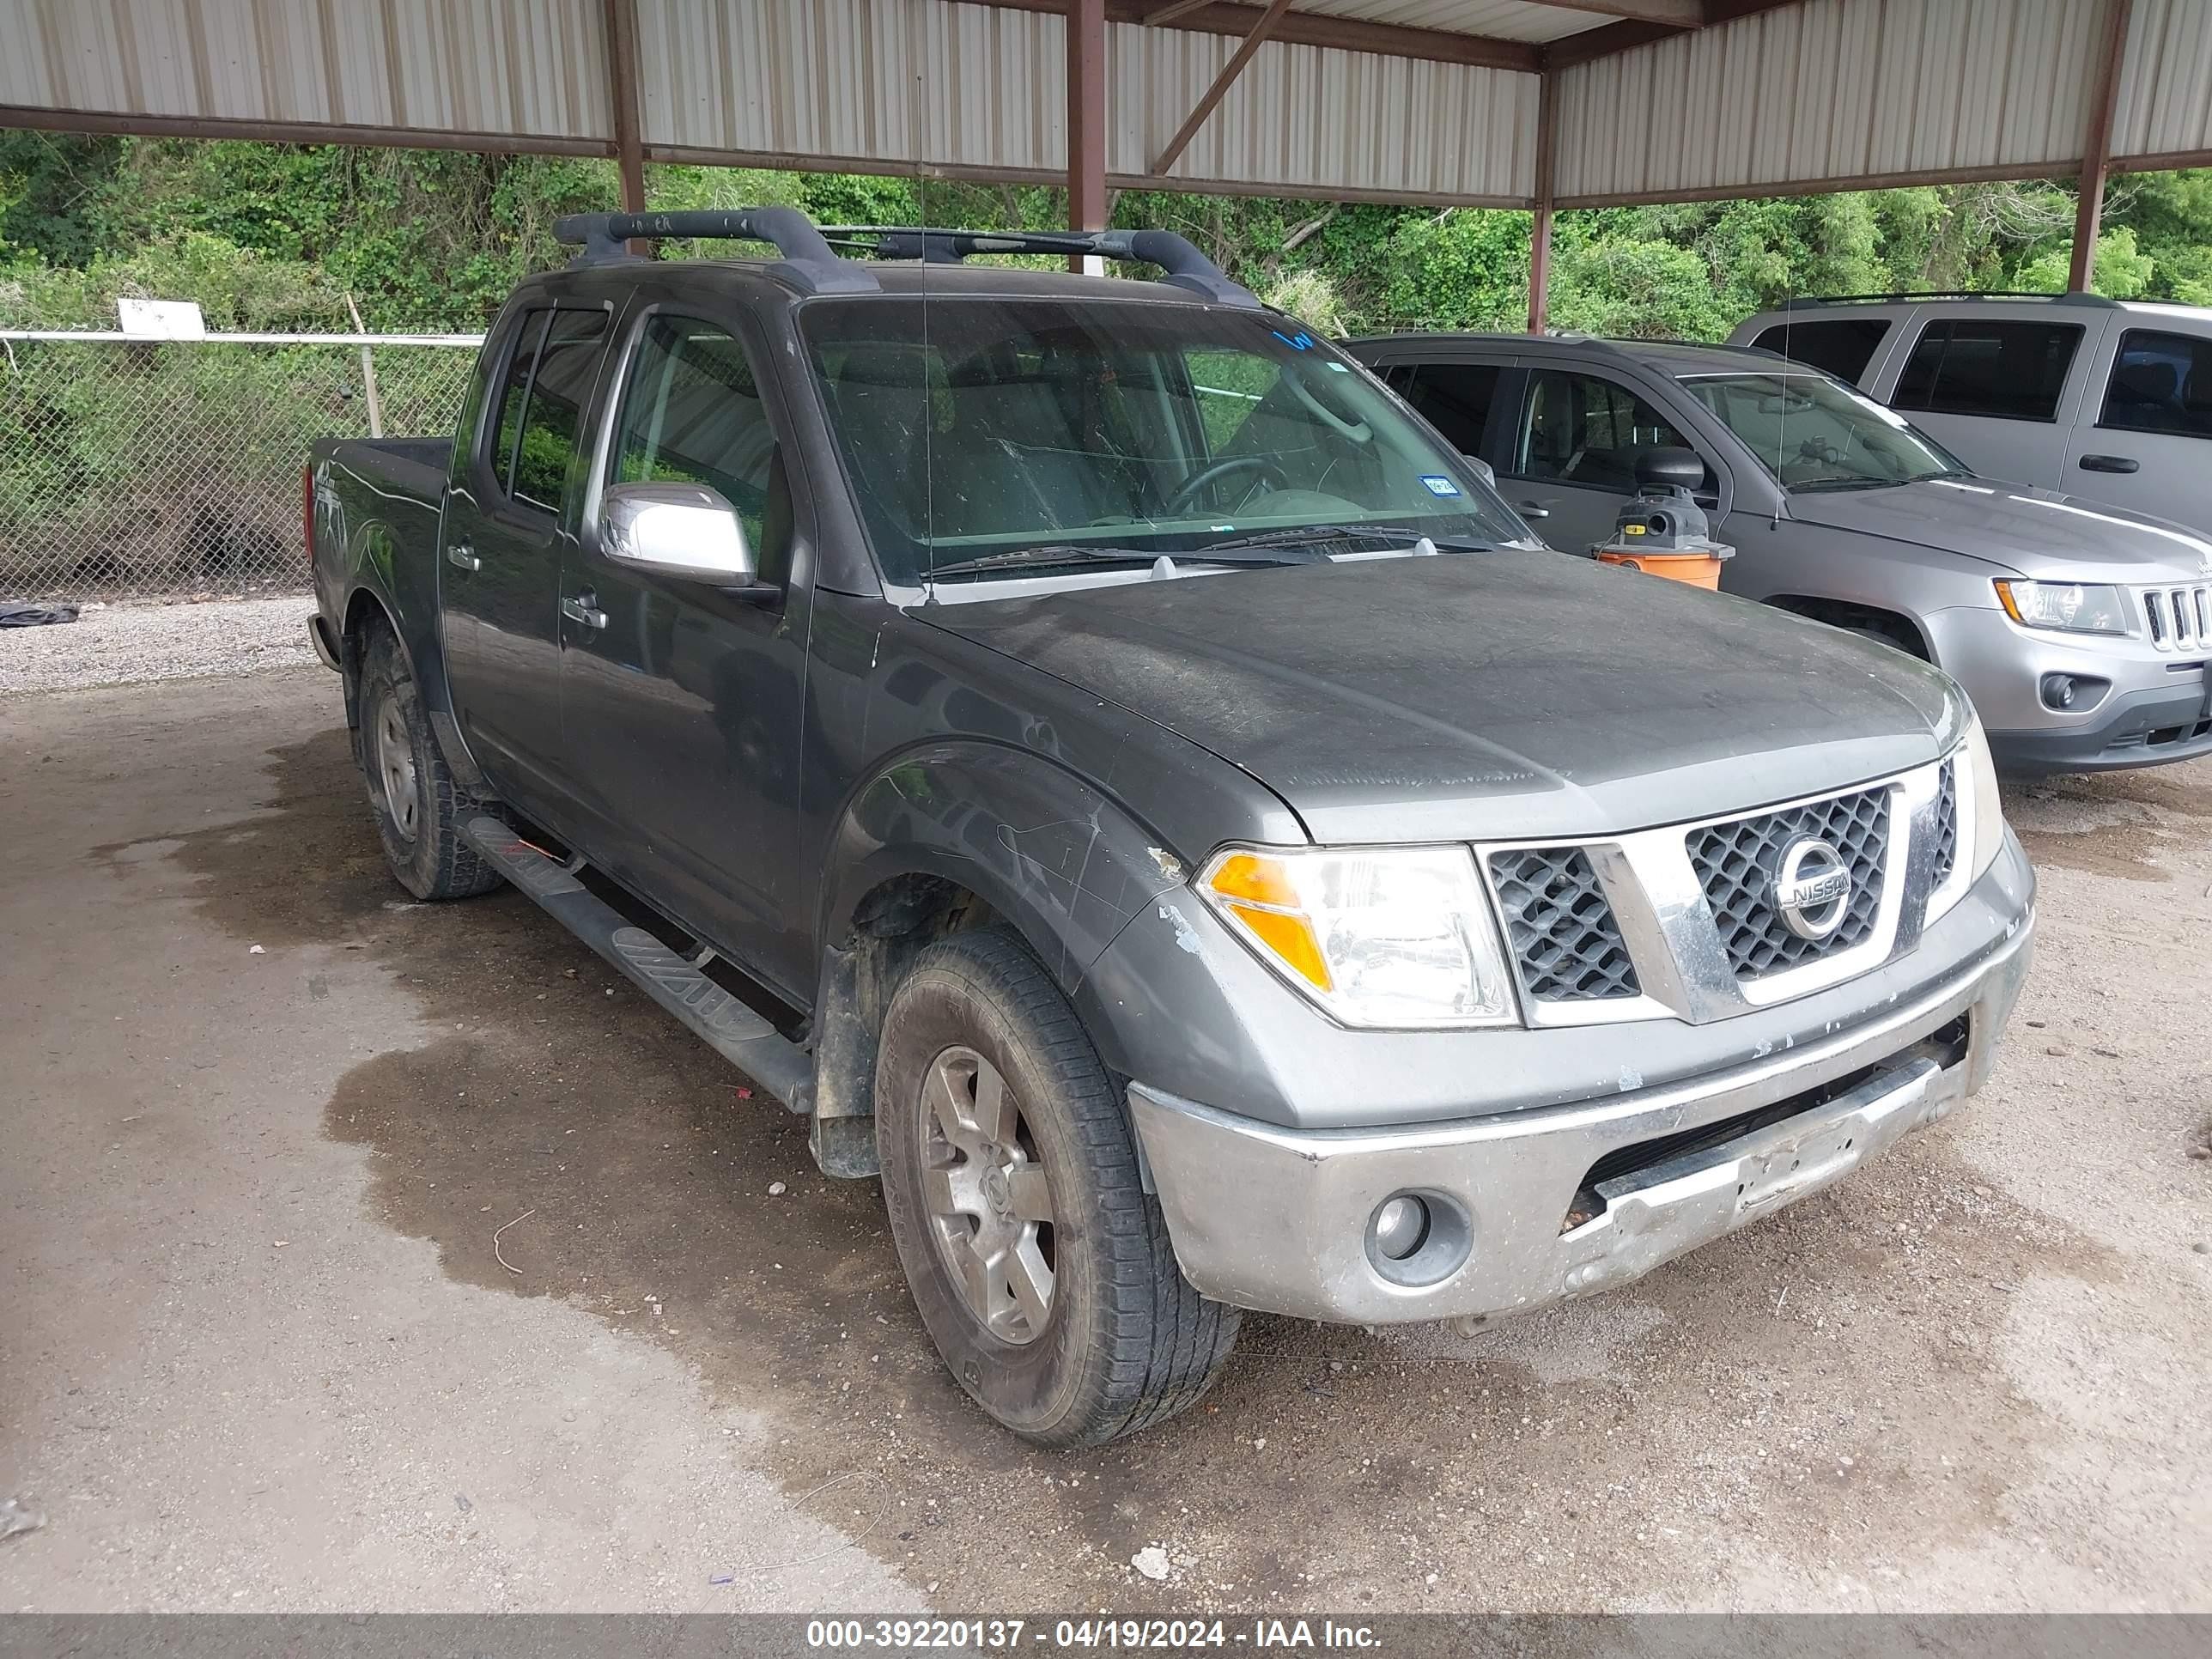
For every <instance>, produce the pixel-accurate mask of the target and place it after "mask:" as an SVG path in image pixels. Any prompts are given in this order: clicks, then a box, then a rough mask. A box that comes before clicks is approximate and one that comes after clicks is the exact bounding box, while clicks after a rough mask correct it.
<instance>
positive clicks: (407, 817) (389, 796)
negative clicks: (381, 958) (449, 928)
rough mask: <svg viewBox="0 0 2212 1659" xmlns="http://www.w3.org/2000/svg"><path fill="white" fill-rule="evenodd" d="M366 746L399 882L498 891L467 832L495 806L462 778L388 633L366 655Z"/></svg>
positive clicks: (387, 856) (371, 789)
mask: <svg viewBox="0 0 2212 1659" xmlns="http://www.w3.org/2000/svg"><path fill="white" fill-rule="evenodd" d="M359 745H360V749H359V754H358V757H357V758H358V759H359V760H360V762H361V769H362V775H363V776H364V777H365V778H366V779H367V780H368V808H369V815H370V817H373V818H374V820H375V823H376V835H377V839H378V840H379V841H380V842H383V843H384V861H385V863H386V864H387V865H389V866H391V867H392V875H393V876H394V877H395V878H398V883H399V884H400V885H401V886H402V887H404V888H405V889H406V890H408V891H409V892H410V893H412V894H413V895H414V896H416V898H418V899H453V898H470V897H472V896H475V895H477V894H478V893H488V892H489V891H490V890H492V889H493V888H495V887H496V886H498V885H499V884H500V881H501V876H500V874H499V872H497V871H496V870H495V869H494V868H493V867H492V866H490V865H489V864H488V863H487V862H485V860H483V859H482V858H480V857H478V856H477V851H476V849H475V848H472V847H471V846H470V845H469V844H468V842H465V841H463V840H462V839H461V834H460V826H461V825H462V823H464V822H465V821H466V820H467V819H468V818H469V817H471V816H473V815H475V814H476V813H478V812H482V811H487V810H489V803H487V802H485V801H484V800H483V799H479V798H478V797H477V796H475V795H472V794H471V793H469V792H468V791H467V790H465V789H464V788H462V787H461V786H460V785H459V783H457V782H455V781H454V779H453V770H452V769H451V768H449V767H448V766H447V764H446V757H445V755H444V754H443V752H442V751H441V750H440V749H439V747H438V739H437V738H436V737H435V736H434V735H433V734H432V732H431V731H430V722H429V721H428V719H426V718H425V717H424V715H423V713H422V698H421V696H419V695H417V693H416V688H415V677H414V675H413V674H412V673H410V671H408V667H407V659H405V658H404V657H403V656H402V655H401V654H400V653H399V644H398V641H396V640H394V639H393V638H392V635H391V633H390V631H389V630H388V629H383V628H378V629H374V630H373V631H372V632H371V633H370V634H369V635H368V641H367V642H366V646H365V648H364V649H363V651H362V666H361V732H360V734H359Z"/></svg>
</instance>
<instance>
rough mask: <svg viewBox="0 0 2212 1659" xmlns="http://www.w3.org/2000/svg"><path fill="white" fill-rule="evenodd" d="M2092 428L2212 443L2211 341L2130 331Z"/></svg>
mask: <svg viewBox="0 0 2212 1659" xmlns="http://www.w3.org/2000/svg"><path fill="white" fill-rule="evenodd" d="M2097 424H2098V425H2099V426H2100V427H2116V428H2118V429H2120V430H2121V431H2124V432H2162V433H2166V434H2168V435H2171V436H2173V437H2177V438H2212V339H2207V338H2203V337H2200V336H2197V335H2193V334H2170V333H2167V332H2166V331H2163V330H2160V329H2148V328H2131V329H2129V330H2128V331H2126V332H2125V333H2124V334H2122V335H2121V336H2120V344H2119V349H2118V352H2117V353H2115V354H2114V356H2113V359H2112V377H2111V379H2110V380H2107V381H2106V386H2105V404H2104V408H2103V410H2101V411H2100V413H2099V415H2098V416H2097Z"/></svg>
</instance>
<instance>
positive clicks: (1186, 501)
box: [1162, 455, 1291, 519]
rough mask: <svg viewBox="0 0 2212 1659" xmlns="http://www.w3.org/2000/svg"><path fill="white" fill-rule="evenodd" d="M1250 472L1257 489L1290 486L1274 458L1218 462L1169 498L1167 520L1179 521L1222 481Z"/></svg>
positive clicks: (1201, 470) (1202, 469)
mask: <svg viewBox="0 0 2212 1659" xmlns="http://www.w3.org/2000/svg"><path fill="white" fill-rule="evenodd" d="M1247 472H1249V473H1251V474H1253V475H1254V476H1253V482H1254V483H1255V485H1256V484H1258V483H1262V482H1267V483H1273V485H1274V487H1275V488H1276V489H1285V488H1286V487H1287V486H1288V485H1289V483H1290V482H1291V479H1290V475H1289V474H1288V473H1286V472H1285V471H1283V469H1282V468H1281V467H1280V466H1279V465H1277V464H1276V461H1275V458H1274V457H1273V456H1272V455H1231V457H1230V458H1229V459H1227V460H1224V461H1216V462H1215V463H1214V464H1213V465H1212V466H1202V467H1200V468H1199V470H1198V471H1195V472H1194V473H1192V474H1191V475H1190V477H1188V478H1185V479H1184V480H1183V481H1182V483H1181V484H1180V485H1179V486H1178V487H1177V488H1176V493H1175V494H1174V495H1170V496H1169V497H1168V499H1167V504H1166V506H1165V507H1164V508H1163V509H1162V511H1163V512H1164V514H1165V516H1167V517H1168V518H1170V519H1173V518H1179V517H1181V516H1182V514H1183V513H1186V512H1188V510H1189V508H1190V507H1193V506H1194V505H1195V504H1196V502H1197V499H1198V497H1199V496H1200V495H1203V494H1204V493H1205V492H1206V490H1209V489H1212V488H1213V487H1214V486H1215V485H1216V484H1218V483H1220V482H1221V481H1222V480H1223V479H1225V478H1234V477H1239V476H1240V475H1242V474H1243V473H1247ZM1245 494H1246V495H1248V496H1249V495H1250V494H1251V491H1250V490H1247V491H1246V492H1245Z"/></svg>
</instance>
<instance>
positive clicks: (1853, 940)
mask: <svg viewBox="0 0 2212 1659" xmlns="http://www.w3.org/2000/svg"><path fill="white" fill-rule="evenodd" d="M1807 836H1812V837H1814V838H1816V839H1818V840H1820V841H1825V842H1827V843H1828V845H1829V846H1831V847H1832V848H1835V850H1836V852H1837V853H1838V854H1839V855H1841V857H1842V859H1843V861H1844V868H1845V869H1847V870H1848V871H1850V878H1851V886H1850V898H1849V900H1848V901H1847V908H1846V909H1845V911H1844V919H1843V921H1842V922H1841V923H1839V924H1838V926H1837V927H1836V929H1835V931H1834V932H1833V933H1830V934H1828V935H1827V936H1826V938H1824V939H1801V938H1800V937H1798V935H1796V933H1791V932H1790V929H1789V928H1788V927H1785V926H1784V924H1783V920H1782V913H1781V910H1780V908H1778V906H1777V905H1776V903H1775V900H1774V892H1775V884H1776V882H1777V881H1778V879H1779V878H1780V873H1781V865H1782V858H1783V854H1784V853H1786V852H1787V851H1788V850H1789V848H1790V847H1791V846H1792V845H1793V844H1794V843H1796V842H1799V841H1802V840H1803V839H1805V838H1806V837H1807ZM1687 845H1688V847H1689V849H1690V865H1691V867H1692V869H1694V870H1695V871H1696V872H1698V882H1699V885H1700V886H1702V887H1703V888H1704V889H1705V901H1706V902H1707V903H1709V904H1711V906H1712V908H1713V923H1714V926H1715V927H1717V928H1719V930H1720V935H1721V946H1722V948H1723V950H1725V951H1727V952H1728V957H1729V965H1730V966H1731V967H1732V968H1734V969H1735V973H1736V976H1737V977H1738V978H1739V979H1757V978H1759V976H1761V975H1765V974H1772V973H1778V972H1780V971H1781V970H1783V969H1785V968H1795V967H1796V966H1798V965H1799V964H1800V963H1806V962H1809V961H1811V960H1812V959H1813V958H1814V957H1823V956H1826V955H1828V954H1830V953H1831V952H1833V951H1848V950H1849V949H1850V948H1851V946H1853V945H1859V944H1863V943H1864V942H1865V940H1866V939H1867V938H1868V936H1869V934H1870V933H1872V932H1873V931H1874V923H1875V916H1876V915H1879V914H1880V913H1881V887H1882V880H1883V878H1884V877H1885V875H1887V870H1888V863H1889V859H1888V853H1889V791H1888V790H1887V789H1862V790H1859V791H1857V793H1853V794H1849V795H1838V796H1836V797H1835V798H1833V799H1830V800H1824V801H1815V802H1814V803H1813V804H1812V805H1807V806H1797V807H1792V808H1791V809H1790V811H1786V812H1759V813H1755V814H1753V816H1752V817H1744V818H1736V819H1734V820H1732V821H1730V822H1729V823H1709V824H1707V825H1705V828H1703V829H1695V830H1692V831H1691V833H1690V835H1689V836H1688V837H1687Z"/></svg>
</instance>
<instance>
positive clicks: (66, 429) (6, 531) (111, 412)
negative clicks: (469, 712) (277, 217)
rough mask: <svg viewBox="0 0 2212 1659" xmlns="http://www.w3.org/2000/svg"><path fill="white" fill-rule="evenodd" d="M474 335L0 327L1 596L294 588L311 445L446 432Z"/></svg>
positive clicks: (298, 578) (303, 571)
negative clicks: (194, 336) (160, 336)
mask: <svg viewBox="0 0 2212 1659" xmlns="http://www.w3.org/2000/svg"><path fill="white" fill-rule="evenodd" d="M476 344H477V338H476V337H475V336H472V335H388V334H387V335H367V336H351V335H342V334H319V335H279V334H226V335H210V336H209V337H207V338H205V339H202V340H175V341H158V342H157V341H148V340H143V339H137V338H133V337H125V336H123V335H120V334H92V333H85V334H58V333H49V332H37V331H18V330H0V349H4V352H5V361H4V362H0V599H87V598H122V597H128V598H146V599H158V598H168V599H174V598H181V597H188V596H189V597H197V596H199V595H203V594H206V595H242V594H250V593H256V592H296V591H301V590H303V589H304V588H305V587H306V586H307V547H306V545H305V544H304V542H303V540H302V537H301V499H300V471H301V467H302V466H303V465H306V462H307V446H308V444H309V443H310V442H312V441H313V440H315V439H317V438H325V437H368V436H373V435H386V434H388V435H392V436H393V437H427V436H430V435H434V434H438V433H446V432H451V431H452V430H453V423H454V421H455V420H456V418H457V417H458V416H459V413H460V408H461V403H462V400H463V398H464V397H465V395H466V392H467V388H468V378H469V370H470V368H471V364H472V363H473V362H474V361H475V357H474V353H473V351H472V350H471V349H469V348H472V347H474V346H475V345H476Z"/></svg>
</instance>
